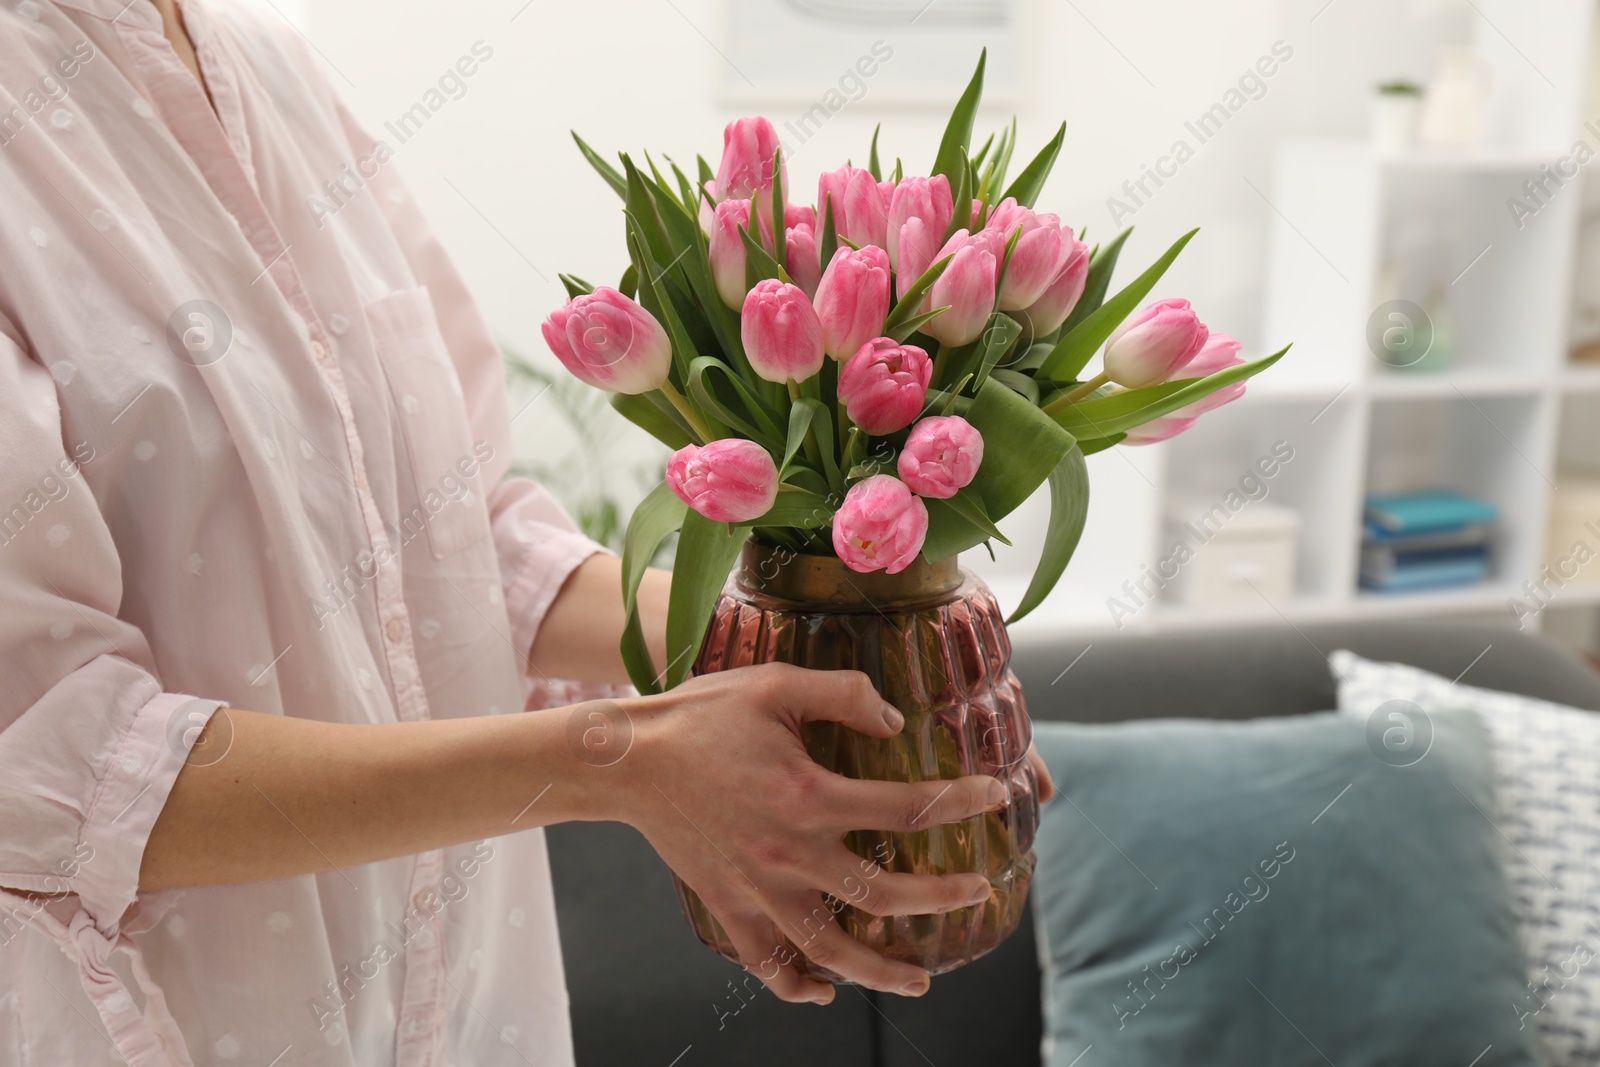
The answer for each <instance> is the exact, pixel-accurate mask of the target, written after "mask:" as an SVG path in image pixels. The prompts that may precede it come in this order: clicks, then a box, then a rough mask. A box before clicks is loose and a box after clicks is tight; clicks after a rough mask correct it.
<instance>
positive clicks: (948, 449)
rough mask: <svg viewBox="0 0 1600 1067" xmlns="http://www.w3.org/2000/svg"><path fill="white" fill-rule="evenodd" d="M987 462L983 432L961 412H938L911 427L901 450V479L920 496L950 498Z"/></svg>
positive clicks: (969, 481) (968, 482) (969, 482)
mask: <svg viewBox="0 0 1600 1067" xmlns="http://www.w3.org/2000/svg"><path fill="white" fill-rule="evenodd" d="M982 462H983V435H982V434H980V433H979V432H978V431H977V428H976V427H974V426H973V425H972V423H970V422H968V421H967V420H966V419H963V418H962V417H961V416H959V415H935V416H932V417H930V418H926V419H923V420H921V421H920V422H918V423H917V424H916V425H915V426H913V427H911V433H910V434H909V435H908V436H907V437H906V446H905V448H903V449H902V450H901V451H900V463H899V471H900V478H901V480H903V481H904V482H905V483H906V485H907V486H909V487H910V488H911V491H912V492H913V493H916V494H917V495H918V496H931V497H937V498H938V499H940V500H948V499H949V498H950V497H953V496H955V495H956V491H957V490H958V489H962V488H964V487H965V486H967V485H969V484H971V482H972V479H973V477H974V476H976V475H977V473H978V465H979V464H981V463H982Z"/></svg>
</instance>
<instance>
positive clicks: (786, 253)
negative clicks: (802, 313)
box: [783, 222, 822, 297]
mask: <svg viewBox="0 0 1600 1067" xmlns="http://www.w3.org/2000/svg"><path fill="white" fill-rule="evenodd" d="M818 254H819V253H818V252H817V236H816V231H815V230H813V229H812V228H811V226H810V225H809V224H808V223H804V222H800V223H791V224H790V226H789V228H788V230H786V231H785V232H784V238H783V269H784V270H786V271H788V272H789V277H791V278H793V279H794V283H795V284H796V285H798V286H799V287H800V288H801V289H803V290H805V294H806V296H808V297H813V296H816V295H817V283H818V282H820V281H821V280H822V263H821V261H820V260H818V258H817V256H818Z"/></svg>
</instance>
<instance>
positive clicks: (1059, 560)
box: [1006, 448, 1089, 626]
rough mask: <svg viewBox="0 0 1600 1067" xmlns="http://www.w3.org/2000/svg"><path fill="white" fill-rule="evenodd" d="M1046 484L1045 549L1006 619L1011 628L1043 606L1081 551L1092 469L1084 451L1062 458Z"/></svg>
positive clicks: (1070, 453) (1068, 454) (1087, 514)
mask: <svg viewBox="0 0 1600 1067" xmlns="http://www.w3.org/2000/svg"><path fill="white" fill-rule="evenodd" d="M1046 481H1047V482H1048V483H1049V485H1050V525H1049V526H1048V527H1047V528H1046V529H1045V535H1044V549H1043V551H1041V552H1040V553H1039V565H1038V566H1037V567H1035V568H1034V572H1033V578H1032V580H1030V581H1029V582H1028V590H1027V592H1025V593H1023V594H1022V602H1021V603H1020V604H1018V605H1017V609H1016V610H1015V611H1013V612H1012V613H1011V617H1010V618H1008V619H1006V625H1008V626H1009V625H1011V624H1012V623H1014V622H1016V621H1017V620H1018V619H1020V618H1022V617H1023V616H1024V615H1026V614H1028V612H1030V611H1032V610H1033V609H1034V608H1036V607H1038V606H1039V605H1040V604H1041V603H1043V601H1044V598H1045V597H1047V596H1049V595H1050V590H1052V589H1054V588H1055V587H1056V583H1057V582H1058V581H1060V580H1061V575H1062V572H1064V571H1065V570H1066V569H1067V563H1068V562H1069V561H1070V560H1071V559H1072V554H1073V553H1074V552H1076V551H1077V549H1078V540H1079V539H1080V538H1081V537H1082V536H1083V524H1084V521H1085V520H1086V519H1087V518H1088V517H1089V468H1088V466H1087V465H1086V464H1085V463H1084V462H1083V453H1082V452H1081V451H1079V450H1078V449H1076V448H1074V449H1073V450H1072V451H1071V452H1068V453H1067V454H1066V455H1065V456H1064V457H1062V460H1061V462H1060V463H1058V464H1056V467H1055V470H1053V471H1051V472H1050V477H1049V478H1047V479H1046Z"/></svg>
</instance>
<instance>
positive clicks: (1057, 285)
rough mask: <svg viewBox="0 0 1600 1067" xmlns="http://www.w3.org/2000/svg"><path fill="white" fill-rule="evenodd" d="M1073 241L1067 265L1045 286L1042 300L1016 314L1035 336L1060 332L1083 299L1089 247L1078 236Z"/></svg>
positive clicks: (1087, 271) (1086, 278) (1087, 275)
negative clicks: (1062, 325)
mask: <svg viewBox="0 0 1600 1067" xmlns="http://www.w3.org/2000/svg"><path fill="white" fill-rule="evenodd" d="M1063 232H1065V231H1063ZM1071 242H1072V244H1071V251H1069V252H1068V254H1067V265H1066V266H1064V267H1062V268H1061V270H1060V272H1059V273H1058V274H1057V275H1056V276H1055V279H1054V280H1053V281H1051V283H1050V284H1049V285H1048V286H1046V287H1045V290H1044V293H1043V294H1041V295H1040V297H1039V299H1037V300H1035V301H1034V302H1033V303H1032V304H1029V305H1028V306H1027V307H1026V308H1024V309H1023V310H1022V312H1021V313H1019V314H1018V315H1017V318H1018V319H1020V320H1021V321H1022V324H1023V325H1024V326H1025V327H1027V329H1028V330H1029V331H1030V336H1032V337H1043V336H1044V335H1045V334H1048V333H1053V332H1055V331H1056V330H1058V329H1060V328H1061V324H1062V323H1064V322H1066V321H1067V318H1068V316H1070V315H1071V314H1072V309H1073V308H1075V307H1077V306H1078V301H1079V300H1080V299H1082V297H1083V289H1084V286H1085V285H1086V284H1088V281H1089V246H1088V245H1086V244H1084V243H1083V242H1082V241H1080V240H1078V239H1077V238H1075V237H1074V238H1072V239H1071Z"/></svg>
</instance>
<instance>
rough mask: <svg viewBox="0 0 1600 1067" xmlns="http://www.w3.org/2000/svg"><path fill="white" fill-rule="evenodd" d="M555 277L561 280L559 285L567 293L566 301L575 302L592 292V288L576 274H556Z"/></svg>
mask: <svg viewBox="0 0 1600 1067" xmlns="http://www.w3.org/2000/svg"><path fill="white" fill-rule="evenodd" d="M556 277H557V278H560V279H561V285H562V287H563V288H565V289H566V291H567V299H568V300H576V299H577V298H578V297H580V296H587V295H588V294H590V293H592V292H594V286H593V285H591V284H590V283H589V282H586V281H584V280H583V279H582V278H580V277H578V276H577V275H576V274H558V275H556Z"/></svg>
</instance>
